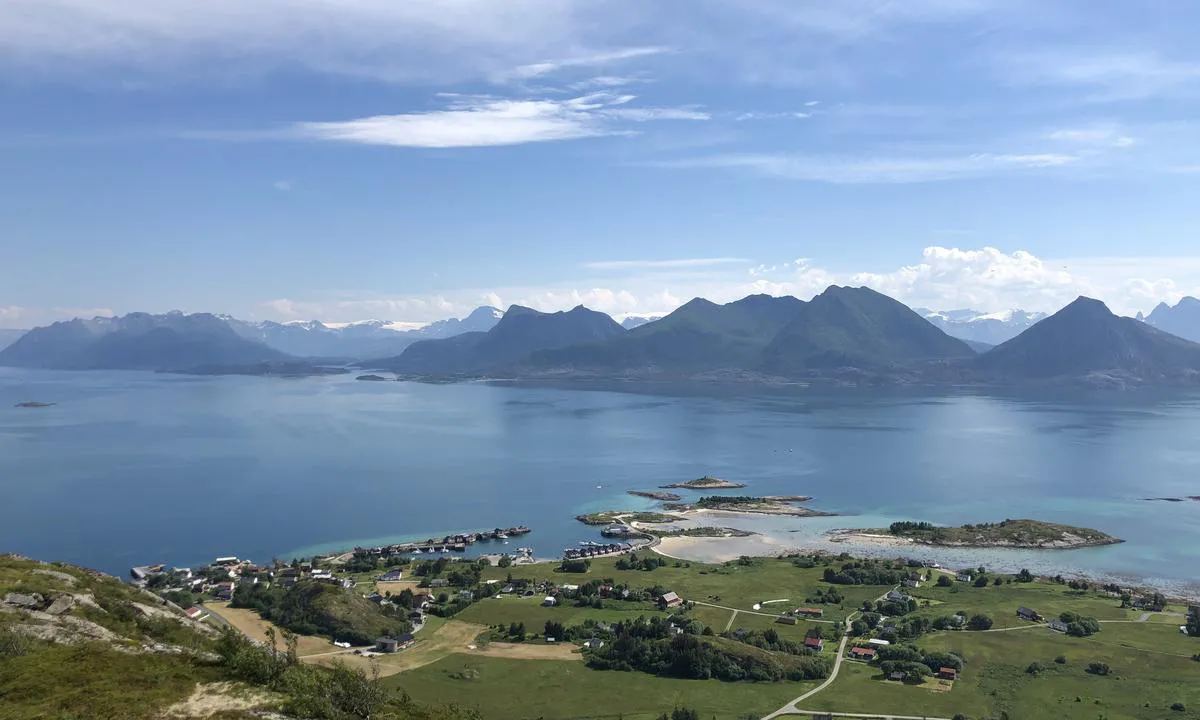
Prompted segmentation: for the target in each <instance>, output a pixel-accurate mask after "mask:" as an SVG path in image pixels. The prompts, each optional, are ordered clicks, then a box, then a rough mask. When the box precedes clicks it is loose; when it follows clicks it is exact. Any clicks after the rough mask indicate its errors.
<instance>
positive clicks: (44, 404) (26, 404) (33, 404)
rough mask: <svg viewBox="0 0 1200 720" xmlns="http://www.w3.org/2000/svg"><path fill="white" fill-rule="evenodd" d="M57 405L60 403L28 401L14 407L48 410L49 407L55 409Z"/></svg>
mask: <svg viewBox="0 0 1200 720" xmlns="http://www.w3.org/2000/svg"><path fill="white" fill-rule="evenodd" d="M57 404H58V403H48V402H34V401H26V402H19V403H17V404H16V405H14V406H13V407H19V408H48V407H54V406H55V405H57Z"/></svg>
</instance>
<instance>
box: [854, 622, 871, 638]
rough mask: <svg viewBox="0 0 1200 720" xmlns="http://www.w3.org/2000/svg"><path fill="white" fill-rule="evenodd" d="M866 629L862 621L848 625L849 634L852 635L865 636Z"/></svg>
mask: <svg viewBox="0 0 1200 720" xmlns="http://www.w3.org/2000/svg"><path fill="white" fill-rule="evenodd" d="M867 629H868V628H867V624H866V623H865V622H863V621H862V620H855V621H854V622H852V623H850V634H852V635H866V634H867Z"/></svg>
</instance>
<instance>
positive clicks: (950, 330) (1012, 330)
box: [914, 308, 1046, 345]
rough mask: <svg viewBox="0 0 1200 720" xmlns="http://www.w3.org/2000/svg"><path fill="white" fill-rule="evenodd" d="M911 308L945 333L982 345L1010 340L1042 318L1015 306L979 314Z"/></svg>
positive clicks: (1044, 314) (974, 311)
mask: <svg viewBox="0 0 1200 720" xmlns="http://www.w3.org/2000/svg"><path fill="white" fill-rule="evenodd" d="M914 309H915V310H916V312H918V313H919V314H920V315H921V316H922V317H923V318H925V319H926V320H928V321H929V322H931V323H933V324H934V325H936V326H938V327H939V328H941V329H942V330H943V331H944V332H945V333H946V334H947V335H951V336H953V337H956V338H959V339H961V340H968V341H970V342H972V343H982V344H984V345H999V344H1000V343H1002V342H1006V341H1008V340H1012V339H1013V338H1015V337H1016V336H1018V335H1020V334H1021V333H1023V332H1025V330H1026V329H1027V328H1029V327H1030V326H1031V325H1033V324H1034V323H1036V322H1038V321H1040V320H1042V319H1044V318H1045V317H1046V313H1037V312H1026V311H1024V310H1015V309H1014V310H1005V311H1003V312H996V313H982V312H979V311H977V310H929V309H927V308H914Z"/></svg>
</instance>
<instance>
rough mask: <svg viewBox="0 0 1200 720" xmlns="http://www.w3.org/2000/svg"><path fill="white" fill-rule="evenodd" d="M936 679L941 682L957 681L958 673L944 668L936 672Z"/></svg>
mask: <svg viewBox="0 0 1200 720" xmlns="http://www.w3.org/2000/svg"><path fill="white" fill-rule="evenodd" d="M938 678H939V679H941V680H957V679H958V671H957V670H955V669H954V668H952V667H944V668H941V669H939V670H938Z"/></svg>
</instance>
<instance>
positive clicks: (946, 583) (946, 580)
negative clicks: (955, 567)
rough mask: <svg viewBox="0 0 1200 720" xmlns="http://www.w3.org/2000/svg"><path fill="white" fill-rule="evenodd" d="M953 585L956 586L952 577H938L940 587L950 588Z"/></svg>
mask: <svg viewBox="0 0 1200 720" xmlns="http://www.w3.org/2000/svg"><path fill="white" fill-rule="evenodd" d="M953 584H954V581H953V580H951V579H950V576H948V575H938V579H937V585H938V587H950V586H951V585H953Z"/></svg>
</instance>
